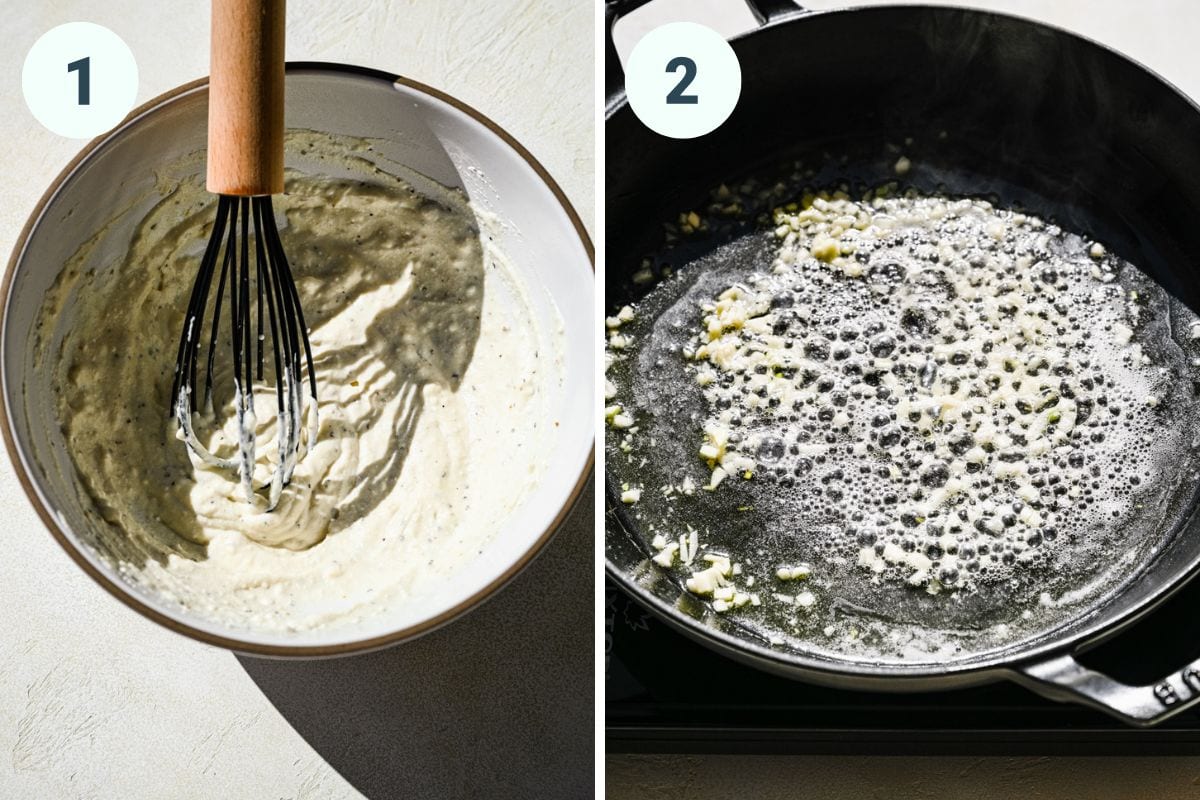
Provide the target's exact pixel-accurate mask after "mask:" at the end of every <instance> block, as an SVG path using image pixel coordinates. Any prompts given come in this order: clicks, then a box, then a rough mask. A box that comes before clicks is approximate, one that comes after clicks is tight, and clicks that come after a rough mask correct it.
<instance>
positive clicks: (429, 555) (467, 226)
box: [38, 133, 563, 631]
mask: <svg viewBox="0 0 1200 800" xmlns="http://www.w3.org/2000/svg"><path fill="white" fill-rule="evenodd" d="M289 147H290V148H295V147H300V148H303V149H304V151H305V152H306V153H307V156H308V157H309V158H313V157H314V156H315V157H317V158H319V159H321V160H322V161H326V162H327V163H328V165H329V166H330V168H331V174H339V175H344V174H345V173H346V172H348V171H349V172H353V173H354V174H355V177H354V178H353V179H347V178H341V177H339V178H333V177H322V176H319V175H301V174H289V177H288V184H287V192H286V194H285V195H283V196H280V197H277V198H275V202H276V211H277V217H278V221H279V227H280V233H281V236H282V240H283V245H284V250H285V252H286V253H287V255H288V258H289V261H290V263H291V265H292V269H293V272H294V274H295V276H296V284H297V288H298V290H299V293H300V297H301V302H302V306H303V309H304V315H305V318H306V321H307V322H308V325H309V327H310V336H311V342H312V347H313V358H314V360H315V365H316V374H317V378H318V386H317V394H318V399H319V403H320V430H319V433H318V436H317V440H316V442H315V443H314V444H313V446H312V448H311V450H310V452H309V453H308V455H307V456H306V457H305V458H304V459H303V460H302V461H301V462H300V463H299V465H298V467H297V468H296V472H295V475H294V477H293V479H292V481H291V483H290V484H289V485H288V486H287V487H286V489H285V490H284V492H283V496H282V499H281V500H280V502H279V505H278V507H277V508H276V509H275V510H274V511H272V512H270V513H267V512H266V511H265V509H266V500H265V498H262V497H258V498H256V503H255V504H253V505H252V504H249V503H247V501H246V498H245V496H244V494H243V493H242V491H241V489H240V486H239V485H238V482H237V479H236V476H234V475H232V474H230V473H228V472H224V471H220V470H212V469H206V468H204V467H203V465H202V464H200V463H199V462H198V460H195V459H193V458H191V457H190V456H189V453H188V450H187V448H186V447H185V446H184V444H183V443H182V442H180V441H178V440H177V439H176V430H175V428H176V425H175V423H174V421H173V420H171V419H169V417H168V414H167V409H168V405H169V402H168V397H167V395H168V394H169V392H170V388H171V380H172V371H173V367H174V353H175V348H176V343H177V341H178V339H177V337H178V335H179V326H180V325H181V324H182V321H183V311H184V309H185V308H186V303H187V300H186V297H187V293H188V292H190V290H191V286H192V283H193V280H194V278H195V275H196V271H197V265H198V261H199V258H200V255H201V252H202V250H203V248H204V246H205V243H206V242H207V241H208V238H209V230H210V229H211V225H212V220H213V216H214V214H213V198H212V197H211V196H210V195H208V193H207V192H205V191H204V188H203V186H202V184H201V183H200V182H199V179H198V178H188V179H185V180H183V181H182V182H178V183H176V184H174V185H171V186H169V187H167V190H166V191H165V192H164V194H165V197H164V198H163V199H162V201H161V202H159V203H158V204H157V205H156V206H155V207H154V208H153V210H152V211H151V212H150V213H149V215H148V216H147V217H146V218H145V220H144V221H143V222H142V223H141V224H140V226H139V227H138V228H137V230H136V233H135V235H134V237H133V241H132V242H131V244H130V246H129V249H128V252H127V254H126V255H125V256H124V258H123V259H121V260H119V262H118V263H112V264H106V265H103V266H102V267H101V268H98V269H90V268H85V266H84V265H85V264H86V263H87V261H88V255H89V253H88V248H87V247H86V246H85V248H84V249H82V250H81V251H80V252H79V253H78V254H77V255H76V256H75V258H74V259H73V260H72V262H71V264H69V265H68V267H67V268H66V270H65V271H64V272H63V274H62V276H61V277H60V279H59V281H58V283H57V284H56V285H55V286H54V288H53V289H52V291H51V292H50V295H49V296H48V299H47V301H46V303H45V306H44V308H43V310H42V314H41V322H40V324H39V336H38V342H39V344H38V347H39V352H40V357H41V358H43V359H44V360H45V363H48V364H52V365H53V374H52V385H53V390H54V393H55V396H56V397H57V398H58V407H57V413H58V417H59V420H60V422H61V425H62V428H63V432H64V435H65V440H66V442H67V444H68V447H69V449H70V456H71V459H72V461H73V463H74V465H75V468H76V470H77V473H78V481H79V482H80V484H81V486H82V488H83V491H84V492H85V493H86V495H87V498H88V500H89V501H90V509H88V512H87V513H88V514H89V517H90V518H91V519H92V520H93V521H94V526H93V527H94V530H93V535H94V536H95V537H96V550H97V551H98V552H99V553H100V554H101V555H103V556H105V557H106V558H109V559H111V560H113V561H115V562H116V563H118V564H119V566H120V569H121V570H122V571H124V572H125V573H126V574H127V576H128V577H129V578H130V579H132V580H133V581H135V582H137V583H138V584H141V585H143V586H145V587H147V588H149V589H151V590H152V591H154V592H157V593H159V594H161V595H163V596H165V597H166V598H167V599H168V600H169V601H172V602H174V603H175V604H177V605H178V606H179V607H181V608H183V609H186V610H188V611H190V612H193V613H196V614H199V615H201V616H203V617H205V618H208V619H210V620H213V621H215V622H218V623H220V624H223V625H227V626H231V627H240V628H249V629H257V630H266V631H296V630H308V629H313V628H318V627H322V626H334V625H336V626H339V627H340V626H350V625H355V624H357V623H360V622H362V621H364V620H367V619H370V618H371V617H372V615H374V614H376V613H378V612H379V611H380V610H381V609H383V608H387V607H394V606H395V604H397V603H405V602H418V601H419V596H420V594H421V593H422V591H426V590H430V589H432V588H434V587H436V586H437V585H439V584H440V583H441V582H445V581H449V580H453V576H454V573H455V572H456V570H458V569H459V568H460V567H461V566H462V565H463V564H464V563H465V562H466V561H469V560H470V559H472V558H473V557H474V556H476V555H477V554H478V553H479V552H480V550H481V548H482V547H483V546H484V545H485V544H486V543H487V542H488V541H489V539H490V538H491V537H492V536H493V535H494V534H495V533H496V531H497V530H498V529H499V527H500V526H501V525H502V524H503V522H504V520H505V518H506V516H507V515H508V514H509V513H510V512H512V511H513V510H514V509H515V508H516V507H517V506H519V505H520V504H521V502H522V501H523V500H524V499H525V497H526V496H527V494H528V493H529V491H530V490H531V489H532V487H533V486H534V485H535V484H536V482H537V480H538V478H539V476H540V474H541V470H542V469H543V465H544V463H545V461H546V459H547V457H548V454H549V450H550V447H551V445H552V438H553V437H552V431H553V427H554V423H553V419H552V417H551V411H550V409H551V407H552V405H553V402H552V401H553V398H554V397H555V396H556V394H557V392H558V391H559V390H560V388H561V386H560V382H561V375H562V372H563V371H562V368H561V355H560V348H559V344H558V338H557V337H558V336H559V335H560V333H561V330H560V329H559V328H558V327H557V326H555V325H549V326H546V328H545V329H544V328H542V327H541V326H539V324H538V323H537V321H536V317H535V314H534V312H533V311H532V309H531V307H530V304H529V301H528V298H527V294H526V291H527V289H526V287H525V286H523V285H522V283H521V281H520V280H519V278H518V276H517V275H516V273H515V272H514V270H513V269H512V268H511V266H510V265H508V264H507V262H506V261H505V260H504V258H503V256H502V255H501V254H499V253H497V252H495V251H494V249H493V248H491V247H490V246H485V244H484V243H483V242H485V241H486V240H487V238H488V237H486V236H483V237H481V234H480V230H479V228H478V226H477V222H476V215H475V214H474V213H473V211H472V209H471V208H470V207H469V206H468V205H467V203H466V200H465V198H463V197H462V196H461V194H460V193H458V192H452V191H450V190H446V191H445V192H444V194H443V195H442V196H439V197H436V198H435V197H427V196H423V195H421V194H419V193H417V192H416V191H415V190H414V189H413V187H412V186H410V185H409V184H408V183H406V182H405V181H404V180H403V179H401V178H398V177H395V176H393V175H391V174H388V173H386V172H384V171H382V170H380V169H378V168H376V167H375V166H374V165H373V164H372V163H371V162H370V161H369V160H367V159H366V158H364V157H362V156H363V155H365V151H366V150H369V149H370V147H369V144H368V143H365V142H358V141H347V140H342V139H333V138H331V137H326V136H323V135H318V134H311V133H308V134H293V135H290V136H289ZM481 240H482V241H481ZM93 241H94V240H93ZM214 291H215V286H214ZM211 302H212V301H211V298H210V303H211ZM210 307H211V306H210ZM228 325H229V321H228V318H226V319H224V320H223V321H222V326H223V327H222V335H221V336H220V337H219V339H218V341H219V342H220V344H219V345H218V346H221V347H223V348H224V349H222V350H220V351H219V352H218V353H217V366H218V370H222V369H223V370H224V372H223V373H221V372H218V374H217V375H216V376H215V391H216V392H217V394H216V402H217V404H218V412H217V414H216V416H215V418H214V417H211V416H204V415H198V416H197V417H196V422H195V424H196V428H197V433H198V435H199V437H200V438H201V441H202V442H204V443H205V444H206V445H207V446H209V447H210V449H213V448H215V451H216V452H219V453H220V454H222V455H225V454H228V453H230V452H231V451H232V450H233V448H234V446H235V445H234V442H235V441H236V435H237V433H236V424H235V422H234V415H233V413H232V391H233V390H232V386H233V382H232V379H231V377H230V375H229V371H230V369H231V365H230V363H229V362H230V359H229V358H228V357H227V355H228V354H227V352H226V350H227V348H228V346H229V345H228ZM202 341H203V342H205V343H207V328H206V330H205V332H204V338H203V339H202ZM205 357H206V352H205V351H204V350H203V348H202V352H201V358H205ZM266 385H267V386H266V387H256V391H255V403H256V406H257V412H256V417H257V420H258V437H259V442H260V452H259V453H258V457H259V469H261V470H264V471H265V470H267V469H268V465H267V461H268V459H273V458H274V457H275V453H274V448H273V447H272V446H271V443H272V442H273V439H274V427H275V413H274V412H275V398H274V396H273V394H272V392H271V391H269V390H268V388H267V387H271V388H273V378H272V376H271V375H270V374H268V375H267V376H266ZM222 391H224V392H225V394H224V395H222V394H221V393H220V392H222ZM222 403H223V404H224V406H225V407H224V408H223V409H222V408H220V405H221V404H222ZM219 423H224V427H223V428H222V427H218V425H219Z"/></svg>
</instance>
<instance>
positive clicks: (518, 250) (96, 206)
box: [0, 63, 595, 657]
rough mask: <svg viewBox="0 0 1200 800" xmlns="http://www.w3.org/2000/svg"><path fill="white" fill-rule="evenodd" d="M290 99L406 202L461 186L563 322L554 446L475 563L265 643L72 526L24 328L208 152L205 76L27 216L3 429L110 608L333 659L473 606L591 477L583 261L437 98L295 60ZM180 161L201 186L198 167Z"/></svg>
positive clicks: (589, 291)
mask: <svg viewBox="0 0 1200 800" xmlns="http://www.w3.org/2000/svg"><path fill="white" fill-rule="evenodd" d="M286 103H287V126H288V128H289V129H303V130H311V131H316V132H319V133H325V134H333V135H337V136H342V137H347V138H349V137H354V138H358V139H367V140H370V141H371V144H372V149H371V150H370V151H368V152H367V153H365V155H366V156H367V157H368V158H370V159H372V160H374V161H375V162H376V163H377V164H378V165H380V166H381V167H383V168H384V169H385V170H389V171H394V170H395V169H396V165H403V167H404V168H406V169H407V170H412V171H413V172H412V173H409V172H407V171H405V172H404V177H405V178H406V179H408V180H410V181H411V182H413V183H415V184H416V185H417V188H418V189H420V188H421V182H422V180H424V179H429V180H432V181H436V182H437V183H440V184H443V185H446V186H452V187H460V188H461V189H463V191H465V192H466V193H467V195H468V196H469V197H470V199H471V202H472V204H473V206H474V207H475V208H476V209H477V210H478V213H479V215H480V219H481V220H485V221H486V228H487V232H488V234H489V235H491V236H493V237H494V238H495V241H496V244H497V245H498V247H499V249H500V250H501V251H502V252H503V253H505V254H506V255H507V256H508V258H509V259H510V260H511V262H512V263H513V265H514V266H515V268H516V269H517V271H518V273H519V274H520V276H521V278H522V279H523V281H524V282H525V283H526V284H527V285H528V286H530V287H535V289H536V288H537V287H540V289H541V290H540V291H537V290H535V291H531V292H530V301H531V303H532V305H533V308H534V310H535V311H534V313H535V314H536V315H537V316H538V317H539V318H540V321H544V322H545V324H547V325H557V324H559V323H558V321H557V320H558V318H559V317H561V320H562V323H561V324H562V326H563V335H562V342H563V356H564V358H563V363H564V364H565V370H566V374H565V376H564V381H563V386H564V388H563V390H562V392H561V393H560V396H559V397H557V398H556V399H555V407H554V419H555V420H556V421H557V422H558V427H557V428H556V434H555V435H556V442H555V446H554V450H553V453H552V455H551V457H550V459H549V463H548V464H546V467H545V470H544V472H543V473H542V475H541V477H540V480H539V481H538V483H537V485H536V487H535V488H534V489H533V491H532V492H531V493H530V494H529V496H528V497H527V498H526V500H525V501H524V502H523V503H522V504H521V505H520V506H519V507H518V508H517V509H516V510H515V511H514V512H513V513H512V514H511V515H510V516H509V517H508V518H507V519H506V520H503V521H502V522H501V524H500V527H499V529H498V531H497V532H496V534H495V535H494V536H493V538H492V539H491V541H490V543H489V544H488V545H487V546H486V547H485V548H484V549H483V551H482V552H481V553H480V554H479V555H478V556H477V557H476V558H475V559H474V560H473V561H471V562H469V563H467V564H465V565H463V567H462V568H461V570H460V571H459V572H458V573H457V574H456V575H455V577H454V579H452V580H450V581H447V582H445V585H443V586H440V587H438V588H436V589H433V590H431V591H430V592H428V593H426V594H422V595H421V597H420V598H419V602H407V603H402V604H398V605H399V606H400V607H396V608H386V609H382V610H380V611H379V612H378V613H376V614H375V615H374V616H373V618H372V620H371V621H370V622H368V623H364V624H362V625H358V626H355V627H353V628H346V629H342V630H339V629H337V628H330V629H327V630H320V629H318V630H314V631H307V632H295V633H270V634H268V633H257V632H251V631H247V630H242V629H228V628H225V627H223V626H221V625H218V624H215V623H213V622H210V621H208V620H206V619H204V618H201V617H198V616H195V615H193V614H190V613H188V612H186V611H183V610H180V609H179V608H178V607H175V606H173V605H170V604H168V603H167V602H164V600H163V599H162V598H160V597H158V596H156V595H155V594H154V593H153V592H151V591H148V590H146V589H144V588H143V587H141V586H140V585H139V584H138V583H137V582H135V581H134V580H131V579H130V578H129V577H127V576H125V575H123V574H122V572H121V570H120V569H118V567H117V565H116V564H115V563H113V560H112V559H110V558H106V554H105V553H103V552H101V551H100V550H99V539H98V538H97V537H96V536H95V535H94V532H93V531H92V530H90V529H89V523H88V522H87V521H86V519H87V517H86V516H85V514H84V504H85V503H88V502H89V500H88V496H87V494H86V493H85V492H82V491H80V489H79V485H78V482H77V481H78V479H77V477H76V475H75V468H74V465H73V463H72V461H71V458H70V456H69V455H68V451H67V447H66V445H65V442H64V440H63V432H62V430H61V427H60V425H59V423H58V420H57V417H56V415H55V410H54V409H55V407H56V405H55V400H54V397H53V396H52V395H51V390H50V372H51V370H50V369H49V368H48V365H46V364H44V363H39V360H38V358H37V357H36V354H35V347H34V325H35V322H36V320H37V317H38V313H39V310H40V308H41V306H42V301H43V298H44V297H45V296H46V293H47V290H48V289H49V288H50V287H51V286H52V285H53V284H54V282H55V280H56V278H57V277H58V275H59V274H60V272H61V271H62V269H63V267H64V265H65V264H66V263H67V261H68V259H69V258H70V257H71V256H72V254H74V253H75V252H76V251H77V250H79V248H80V246H81V245H83V244H84V243H85V242H87V241H88V240H89V239H92V238H93V237H96V241H95V242H93V243H92V244H91V245H90V247H91V261H90V262H89V265H88V266H90V267H94V268H101V269H102V268H105V266H106V265H111V264H113V263H117V261H116V260H117V258H118V256H120V255H121V254H122V253H124V252H125V250H126V249H127V248H128V246H129V243H130V240H131V236H132V234H133V231H134V228H135V227H136V225H137V223H138V222H139V221H140V220H141V219H142V218H144V216H145V214H146V212H148V211H149V209H150V208H151V207H152V206H153V205H154V204H155V203H156V202H158V201H159V200H161V199H162V196H163V194H162V192H163V190H164V189H165V188H166V187H160V186H158V185H156V170H161V168H162V166H163V165H165V164H171V163H175V162H180V163H184V162H183V159H185V158H187V157H189V156H191V155H192V154H196V153H203V151H204V148H205V143H206V118H207V107H208V91H207V82H206V81H204V80H201V81H196V82H194V83H191V84H188V85H186V86H182V87H180V88H178V89H175V90H173V91H171V92H168V93H167V94H165V95H162V96H161V97H158V98H156V99H155V100H152V101H150V102H149V103H147V104H146V105H144V106H142V107H141V108H139V109H137V110H135V111H134V112H133V113H132V114H131V115H130V116H129V118H128V119H127V120H126V121H125V122H124V123H122V124H121V125H120V126H118V127H117V128H116V129H114V130H113V131H111V132H110V133H108V134H107V135H105V136H103V137H100V138H98V139H96V140H95V141H93V142H91V143H90V144H89V145H88V146H87V147H86V148H84V150H83V152H81V153H80V154H79V155H78V156H77V157H76V158H75V159H74V160H73V161H72V162H71V163H70V164H69V165H68V166H67V168H66V169H65V170H63V172H62V173H61V174H60V175H59V176H58V177H57V178H56V179H55V180H54V182H53V183H52V184H51V186H50V188H49V189H48V190H47V191H46V193H45V195H44V196H43V197H42V199H41V200H40V201H39V203H38V205H37V207H36V208H35V209H34V212H33V214H32V215H31V216H30V218H29V221H28V222H27V223H26V225H25V227H24V229H23V230H22V231H21V234H20V237H19V238H18V241H17V244H16V247H15V249H14V250H13V254H12V256H11V258H10V260H9V263H8V268H7V271H6V273H5V275H4V282H3V285H2V287H0V292H2V293H3V317H2V319H0V380H2V394H0V417H2V423H3V425H2V428H3V434H4V440H5V444H6V445H7V447H8V452H9V455H10V456H11V458H12V460H13V463H14V465H15V467H16V471H17V475H18V477H19V478H20V481H21V484H22V486H23V487H24V489H25V492H26V493H27V494H28V496H29V499H30V501H31V502H32V503H33V505H34V507H35V508H36V509H37V512H38V514H39V515H40V516H41V518H42V520H43V521H44V522H45V524H46V526H47V527H48V528H49V529H50V532H51V533H52V534H53V535H54V537H55V539H57V540H58V542H59V543H60V544H61V545H62V546H63V547H64V548H65V549H66V551H67V553H68V554H69V555H70V556H71V557H72V558H73V559H74V560H75V562H76V563H77V564H79V566H80V567H82V568H83V569H84V571H86V572H87V573H88V575H90V576H91V577H92V578H93V579H95V581H96V582H97V583H99V584H100V585H101V586H103V587H104V588H105V589H107V590H108V591H109V592H110V593H112V594H113V595H114V596H115V597H117V598H118V599H119V600H121V601H122V602H124V603H125V604H126V605H128V606H130V607H131V608H133V609H135V610H137V611H138V612H140V613H142V614H144V615H145V616H147V617H149V618H150V619H152V620H154V621H156V622H158V623H161V624H163V625H165V626H167V627H168V628H171V629H172V630H175V631H178V632H180V633H183V634H185V635H187V636H190V637H192V638H194V639H198V640H201V641H204V642H208V643H210V644H215V645H219V646H222V647H227V648H230V649H233V650H237V651H240V652H245V653H254V654H261V655H271V656H285V657H286V656H290V657H316V656H334V655H343V654H348V653H353V652H360V651H364V650H369V649H374V648H378V647H383V646H387V645H390V644H394V643H396V642H400V641H403V640H405V639H409V638H412V637H414V636H417V635H419V634H421V633H425V632H427V631H429V630H431V629H433V628H435V627H437V626H438V625H441V624H444V623H446V622H448V621H449V620H451V619H453V618H455V617H457V616H458V615H460V614H462V613H464V612H465V611H467V610H469V609H471V608H473V607H474V606H477V605H478V604H479V603H481V602H482V601H483V600H484V599H486V598H487V597H489V596H490V595H492V594H493V593H495V592H496V591H497V590H498V589H499V588H500V587H501V586H503V585H504V584H505V583H506V582H507V581H508V580H510V579H511V578H512V577H513V576H514V575H516V574H517V573H518V572H519V571H520V570H521V569H522V568H523V567H525V566H526V565H528V564H529V562H530V561H531V560H532V559H533V558H534V556H536V555H537V553H538V552H539V551H540V550H541V549H542V548H543V547H545V545H546V543H547V542H548V541H549V540H550V539H551V537H552V536H553V534H554V532H555V530H556V529H557V527H558V526H559V524H560V523H561V522H562V521H563V519H564V518H565V517H566V515H567V513H568V512H569V511H570V510H571V507H572V506H573V504H574V502H575V500H576V499H577V498H578V497H579V494H580V491H581V489H582V487H583V484H584V481H585V480H587V477H588V475H589V473H590V471H591V464H592V452H593V451H592V442H593V422H592V413H591V411H592V403H591V398H592V385H593V364H594V346H593V345H594V341H595V339H594V331H593V327H592V317H593V305H592V298H593V267H592V258H593V253H592V246H591V242H590V240H589V239H588V236H587V234H586V232H585V231H584V228H583V225H582V224H581V223H580V221H579V217H578V216H577V215H576V213H575V212H574V210H573V209H572V208H571V206H570V204H569V203H568V202H567V200H566V198H565V197H564V196H563V193H562V191H561V190H560V189H559V187H558V186H557V185H556V184H555V183H554V181H553V180H552V179H551V177H550V176H549V174H547V172H546V170H545V169H544V168H543V167H542V166H541V165H540V164H538V162H537V161H536V160H535V159H534V158H533V156H531V155H530V154H529V152H528V151H526V150H525V149H524V148H523V147H522V146H521V145H520V144H519V143H517V141H516V140H514V139H513V138H512V137H511V136H510V135H508V134H507V133H505V132H504V131H503V130H502V129H501V128H500V127H499V126H497V125H496V124H495V123H494V122H492V121H491V120H489V119H487V118H486V117H484V116H483V115H482V114H480V113H479V112H478V111H475V110H474V109H472V108H470V107H469V106H467V105H465V104H464V103H462V102H460V101H458V100H455V99H454V98H452V97H449V96H447V95H445V94H443V93H442V92H439V91H437V90H435V89H432V88H430V87H428V86H423V85H421V84H418V83H415V82H413V81H410V80H407V79H404V78H401V77H398V76H395V75H390V74H386V73H382V72H378V71H374V70H368V69H362V68H357V67H350V66H343V65H337V64H313V63H296V64H289V65H288V69H287V79H286ZM359 155H364V154H363V153H360V154H359ZM304 159H305V156H304V155H303V154H301V153H288V156H287V164H288V166H289V167H290V168H296V169H299V170H301V171H315V170H316V169H317V167H316V165H315V164H307V163H306V162H305V160H304ZM193 161H194V165H195V171H196V174H200V173H201V171H202V170H203V168H204V164H203V159H199V158H195V159H193ZM324 169H326V170H327V167H325V168H324ZM421 176H424V178H422V177H421ZM182 315H183V309H182V308H181V309H180V319H181V320H182ZM497 479H498V480H503V479H504V476H497Z"/></svg>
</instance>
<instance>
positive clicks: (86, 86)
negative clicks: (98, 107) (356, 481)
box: [67, 56, 92, 106]
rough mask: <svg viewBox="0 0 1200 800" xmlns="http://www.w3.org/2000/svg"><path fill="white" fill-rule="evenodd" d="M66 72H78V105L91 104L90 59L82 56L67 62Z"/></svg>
mask: <svg viewBox="0 0 1200 800" xmlns="http://www.w3.org/2000/svg"><path fill="white" fill-rule="evenodd" d="M67 72H78V73H79V105H81V106H90V105H91V104H92V59H90V58H88V57H87V56H84V57H83V58H81V59H79V60H77V61H72V62H71V63H70V64H67Z"/></svg>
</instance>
